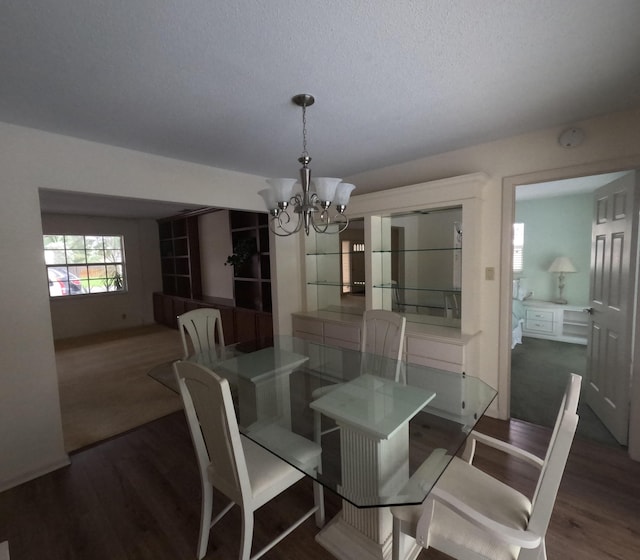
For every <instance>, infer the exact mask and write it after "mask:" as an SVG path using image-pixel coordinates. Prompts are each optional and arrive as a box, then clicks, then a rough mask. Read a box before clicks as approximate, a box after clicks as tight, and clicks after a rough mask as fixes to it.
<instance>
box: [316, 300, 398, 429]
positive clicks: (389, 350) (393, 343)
mask: <svg viewBox="0 0 640 560" xmlns="http://www.w3.org/2000/svg"><path fill="white" fill-rule="evenodd" d="M406 324H407V320H406V318H405V317H404V316H402V315H400V314H398V313H394V312H393V311H387V310H385V309H369V310H367V311H365V312H364V315H363V316H362V334H361V337H360V352H361V358H360V374H364V373H371V374H373V375H378V376H381V377H386V378H392V379H393V380H394V381H396V382H403V383H404V382H405V381H406V379H405V373H404V369H403V363H402V353H403V350H404V331H405V327H406ZM339 385H341V383H334V384H332V385H324V386H322V387H319V388H318V389H315V390H314V391H313V392H312V394H311V397H312V399H314V400H315V399H318V398H320V397H322V396H323V395H326V394H327V393H329V392H331V391H333V390H334V389H336V388H337V387H338V386H339ZM313 417H314V418H313V423H314V439H315V441H317V442H320V439H321V438H322V436H323V435H325V434H328V433H329V432H332V431H334V430H337V429H338V427H337V426H332V427H330V428H328V429H326V430H322V415H321V414H320V413H319V412H317V411H314V413H313Z"/></svg>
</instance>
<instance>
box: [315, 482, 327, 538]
mask: <svg viewBox="0 0 640 560" xmlns="http://www.w3.org/2000/svg"><path fill="white" fill-rule="evenodd" d="M313 501H314V503H315V506H316V507H317V508H318V510H317V511H316V527H318V529H322V527H324V487H323V486H322V484H320V483H319V482H314V483H313Z"/></svg>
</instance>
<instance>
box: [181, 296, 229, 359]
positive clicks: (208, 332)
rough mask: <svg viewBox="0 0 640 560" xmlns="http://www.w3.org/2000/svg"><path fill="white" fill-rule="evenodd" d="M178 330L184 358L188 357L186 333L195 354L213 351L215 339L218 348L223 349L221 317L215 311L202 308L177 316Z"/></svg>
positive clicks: (218, 312)
mask: <svg viewBox="0 0 640 560" xmlns="http://www.w3.org/2000/svg"><path fill="white" fill-rule="evenodd" d="M178 330H179V331H180V337H181V339H182V348H183V350H184V357H185V358H186V357H187V356H189V345H188V343H187V337H186V333H188V334H189V338H190V339H191V344H192V345H193V351H194V352H195V353H196V354H199V353H200V352H207V351H211V350H215V348H216V346H215V343H216V337H217V340H218V344H219V345H220V347H224V333H223V332H222V317H221V316H220V311H218V310H217V309H211V308H207V307H203V308H201V309H194V310H193V311H187V312H186V313H183V314H182V315H179V316H178Z"/></svg>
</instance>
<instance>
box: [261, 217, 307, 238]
mask: <svg viewBox="0 0 640 560" xmlns="http://www.w3.org/2000/svg"><path fill="white" fill-rule="evenodd" d="M284 216H286V217H287V219H286V220H283V219H282V218H283V217H284ZM290 222H291V216H290V215H289V213H288V212H287V211H282V212H280V214H278V216H274V217H272V218H271V221H270V222H269V229H270V230H271V231H272V232H273V233H274V234H275V235H277V236H279V237H287V236H289V235H293V234H294V233H298V232H299V231H300V228H301V227H302V219H301V216H300V214H298V221H297V223H296V225H295V227H294V228H293V229H292V230H290V229H288V228H287V227H286V226H287V224H289V223H290Z"/></svg>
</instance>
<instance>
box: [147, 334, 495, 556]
mask: <svg viewBox="0 0 640 560" xmlns="http://www.w3.org/2000/svg"><path fill="white" fill-rule="evenodd" d="M188 359H189V360H190V361H194V362H197V363H200V364H202V365H204V366H206V367H208V368H210V369H212V370H213V371H215V372H216V373H217V374H218V375H220V376H223V377H226V378H227V379H228V380H229V383H230V386H231V388H232V396H233V400H234V405H235V407H236V414H237V418H238V426H239V428H240V432H241V433H242V434H243V435H244V436H245V437H247V438H249V439H251V440H253V441H255V442H256V443H258V444H259V445H261V446H262V447H264V448H265V449H267V450H268V451H270V452H271V453H273V454H275V455H277V456H278V457H280V458H281V459H283V460H284V461H287V462H288V463H290V464H291V465H293V466H294V467H296V468H298V469H300V470H302V471H303V472H304V473H305V474H306V475H307V476H309V477H311V478H313V479H314V480H315V481H317V482H318V483H320V484H321V485H322V486H323V487H324V488H326V489H328V490H330V491H332V492H335V493H336V494H337V495H338V496H340V498H341V499H342V510H341V511H340V513H339V514H338V515H337V516H336V517H335V518H334V519H332V520H331V521H330V522H329V523H328V524H327V525H325V526H324V527H323V528H322V529H321V530H320V532H319V533H318V535H317V537H316V540H317V541H318V542H319V543H320V544H321V545H323V546H324V547H325V548H326V549H327V550H329V552H331V553H332V554H333V555H334V556H335V557H337V558H344V559H350V558H376V559H386V558H389V557H390V555H391V533H392V517H391V513H390V512H389V507H390V506H396V505H417V504H421V503H422V502H423V501H424V499H425V497H426V496H427V495H428V493H429V491H430V490H431V488H432V487H433V485H434V484H435V483H436V482H437V480H438V478H439V477H440V475H441V474H442V473H443V472H444V470H445V469H446V467H447V465H448V464H449V462H450V461H451V459H452V458H453V456H454V455H456V453H458V451H459V450H460V449H461V448H462V446H463V445H464V442H465V440H466V438H467V436H468V434H469V433H470V432H471V430H472V429H473V427H474V426H475V424H476V423H477V421H478V420H479V419H480V418H481V417H482V415H483V414H484V413H485V411H486V409H487V408H488V407H489V405H490V404H491V402H492V401H493V399H494V398H495V396H496V391H495V390H494V389H493V388H491V387H490V386H489V385H487V384H486V383H484V382H483V381H481V380H480V379H478V378H477V377H473V376H470V375H466V374H463V373H452V372H448V371H443V370H438V369H434V368H430V367H426V366H421V365H416V364H410V363H405V362H402V363H401V364H400V368H398V367H397V366H398V363H397V362H396V361H395V360H392V359H390V358H384V357H380V356H375V355H370V354H365V353H361V352H359V351H354V350H350V349H345V348H339V347H335V346H326V345H323V344H319V343H317V342H313V341H310V340H306V339H301V338H294V337H288V336H278V337H274V338H269V339H265V340H260V341H252V342H242V343H238V344H234V345H230V346H225V347H217V348H215V349H213V350H211V351H209V352H205V353H201V354H195V355H192V356H190V357H189V358H188ZM149 375H151V376H152V377H153V378H155V379H156V380H158V381H160V382H161V383H163V384H165V385H166V386H167V387H169V388H170V389H172V390H174V391H177V382H176V380H175V378H174V374H173V370H172V367H171V365H170V364H164V365H162V366H158V367H156V368H154V369H153V370H152V371H151V372H150V373H149ZM331 428H333V429H331ZM320 429H321V431H322V433H323V435H322V436H320V435H319V434H320ZM303 440H307V441H308V442H314V443H315V444H317V445H320V447H321V450H322V451H321V454H320V464H306V463H305V462H303V461H301V460H300V458H299V457H300V454H299V449H300V446H299V443H300V441H303ZM416 550H417V549H416ZM416 550H414V551H413V552H412V551H408V552H407V553H408V554H409V555H412V554H414V553H415V552H416Z"/></svg>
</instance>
